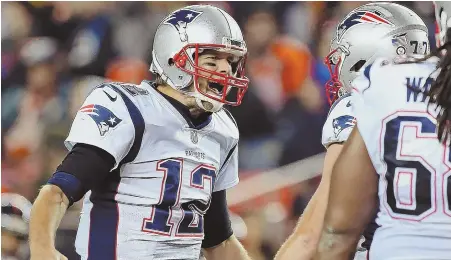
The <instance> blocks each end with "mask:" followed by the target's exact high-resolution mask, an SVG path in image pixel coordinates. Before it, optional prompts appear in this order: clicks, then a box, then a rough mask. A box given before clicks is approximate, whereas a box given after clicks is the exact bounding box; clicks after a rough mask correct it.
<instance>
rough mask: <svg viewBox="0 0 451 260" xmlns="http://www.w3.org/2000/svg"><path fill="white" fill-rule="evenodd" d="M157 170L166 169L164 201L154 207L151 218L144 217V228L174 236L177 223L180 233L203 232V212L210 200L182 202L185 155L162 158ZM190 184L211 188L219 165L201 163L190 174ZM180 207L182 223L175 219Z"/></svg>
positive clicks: (196, 233) (163, 191) (178, 232)
mask: <svg viewBox="0 0 451 260" xmlns="http://www.w3.org/2000/svg"><path fill="white" fill-rule="evenodd" d="M157 170H159V171H162V172H163V173H164V177H163V182H162V187H161V193H160V201H159V202H158V204H157V205H155V206H153V207H152V211H151V215H150V218H147V219H144V223H143V231H146V232H151V233H156V234H160V235H165V236H170V235H171V232H172V228H174V225H176V224H177V227H176V228H177V230H176V236H190V237H193V236H202V235H203V215H204V214H205V213H206V212H207V210H208V208H209V206H210V200H208V201H202V200H195V201H190V202H186V203H182V204H180V203H179V199H180V189H181V187H182V181H181V180H182V171H183V160H182V159H167V160H162V161H159V162H158V164H157ZM190 176H191V178H190V187H192V188H197V189H206V188H207V187H206V185H209V190H210V192H211V191H212V189H213V184H214V182H215V178H216V169H215V168H213V167H211V166H209V165H200V166H198V167H197V168H196V169H194V170H193V171H192V172H191V174H190ZM178 207H179V208H180V209H181V212H182V213H183V216H182V217H183V218H182V220H181V221H179V223H174V222H172V210H173V208H178Z"/></svg>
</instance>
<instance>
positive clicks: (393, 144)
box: [383, 113, 451, 221]
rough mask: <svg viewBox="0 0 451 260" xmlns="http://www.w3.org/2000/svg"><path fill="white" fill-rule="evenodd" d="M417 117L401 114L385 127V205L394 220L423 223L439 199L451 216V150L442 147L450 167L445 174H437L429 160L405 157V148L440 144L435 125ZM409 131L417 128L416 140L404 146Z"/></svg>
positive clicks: (410, 155) (429, 120)
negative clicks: (418, 144) (422, 144)
mask: <svg viewBox="0 0 451 260" xmlns="http://www.w3.org/2000/svg"><path fill="white" fill-rule="evenodd" d="M415 114H418V115H400V114H399V115H398V116H397V117H395V118H392V119H390V120H388V121H387V122H386V123H385V136H384V140H383V158H384V161H385V162H386V165H387V171H386V173H385V176H384V177H385V182H386V184H387V185H386V194H385V196H384V197H385V201H384V204H385V205H386V207H388V208H389V211H391V212H392V213H391V214H390V215H391V216H392V217H394V218H398V219H406V220H414V221H420V220H422V219H424V218H426V217H427V216H429V215H431V214H433V213H434V212H435V211H436V209H437V205H436V201H437V200H436V196H440V197H442V196H443V206H444V207H443V211H444V212H445V214H447V215H449V216H451V189H449V188H448V187H450V188H451V185H450V184H451V161H450V160H451V153H450V148H449V147H447V146H443V147H444V149H445V150H444V153H443V157H442V158H443V163H444V164H445V165H446V166H448V170H447V171H446V172H445V173H440V172H436V171H437V170H438V169H436V168H434V166H433V165H434V164H436V163H437V162H436V160H433V162H429V161H428V158H429V159H431V158H430V157H428V158H425V157H423V156H421V155H419V154H418V155H412V154H404V151H405V149H406V148H404V149H403V145H404V146H412V145H416V144H417V142H437V137H436V134H435V131H436V125H435V123H434V122H433V121H432V120H431V118H430V117H427V116H422V115H421V114H420V113H415ZM406 127H416V128H417V129H416V132H417V135H416V139H413V140H409V141H408V142H403V141H404V138H403V137H404V131H405V128H406ZM407 149H408V148H407ZM424 152H425V153H427V151H424ZM423 154H424V153H423ZM445 154H446V155H447V156H444V155H445ZM435 167H436V166H435ZM438 178H441V180H438ZM439 183H442V185H439ZM403 192H404V193H403ZM400 194H402V195H400Z"/></svg>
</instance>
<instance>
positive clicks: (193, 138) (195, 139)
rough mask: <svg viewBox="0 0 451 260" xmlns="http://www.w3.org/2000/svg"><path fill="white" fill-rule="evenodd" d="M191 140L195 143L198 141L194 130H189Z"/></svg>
mask: <svg viewBox="0 0 451 260" xmlns="http://www.w3.org/2000/svg"><path fill="white" fill-rule="evenodd" d="M191 142H193V144H197V142H199V138H198V137H197V132H196V131H191Z"/></svg>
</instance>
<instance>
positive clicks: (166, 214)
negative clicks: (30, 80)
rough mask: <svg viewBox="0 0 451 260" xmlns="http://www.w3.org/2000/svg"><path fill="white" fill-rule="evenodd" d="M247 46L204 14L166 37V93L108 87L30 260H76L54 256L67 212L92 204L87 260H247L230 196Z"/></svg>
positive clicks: (173, 22)
mask: <svg viewBox="0 0 451 260" xmlns="http://www.w3.org/2000/svg"><path fill="white" fill-rule="evenodd" d="M246 54H247V49H246V44H245V42H244V40H243V36H242V33H241V30H240V28H239V27H238V24H237V23H236V21H235V20H234V19H233V18H232V17H231V16H230V15H229V14H227V13H226V12H224V11H223V10H221V9H219V8H216V7H212V6H208V5H195V6H188V7H185V8H181V9H179V10H176V11H175V12H173V13H172V14H170V15H169V16H168V17H166V18H165V19H164V20H163V21H162V22H161V24H160V25H159V26H158V28H157V31H156V33H155V39H154V44H153V51H152V65H151V71H152V72H153V73H155V74H156V77H157V79H156V81H155V82H147V81H143V82H142V83H141V84H140V85H138V86H137V85H132V84H126V83H105V84H102V85H100V86H98V87H97V88H96V89H95V90H94V91H92V93H90V95H89V96H88V97H87V99H86V101H85V102H84V104H83V106H82V107H81V108H80V110H79V111H78V113H77V115H76V117H75V119H74V122H73V124H72V127H71V130H70V133H69V136H68V137H67V139H66V142H65V144H66V146H67V147H68V149H69V150H70V152H69V154H68V155H67V156H66V158H65V159H64V161H63V162H62V163H61V165H60V166H59V167H58V168H57V170H56V172H55V174H54V175H53V176H52V177H51V178H50V180H49V181H48V184H47V185H45V186H44V187H43V188H42V189H41V191H40V193H39V196H38V198H37V199H36V201H35V203H34V205H33V209H32V216H31V222H30V227H31V231H30V247H31V254H32V256H31V259H33V260H38V259H39V260H50V259H65V257H64V256H62V255H61V254H60V253H59V252H57V251H56V249H55V246H54V239H55V231H56V229H57V227H58V225H59V223H60V220H61V218H62V217H63V215H64V213H65V211H66V209H67V207H68V206H70V205H72V204H73V203H74V202H76V201H78V200H80V199H81V198H82V197H83V196H84V200H83V209H82V213H81V218H80V224H79V228H78V233H77V239H76V245H75V246H76V251H77V253H78V254H79V255H80V256H81V259H89V260H91V259H95V260H115V259H118V260H144V259H145V260H151V259H192V260H194V259H195V260H197V259H199V257H200V255H201V249H203V254H204V255H205V256H206V257H207V259H209V260H210V259H248V256H247V253H246V251H245V250H244V248H243V247H242V246H241V244H240V243H239V242H238V240H237V239H236V238H235V236H234V235H233V232H232V230H231V224H230V220H229V215H228V210H227V202H226V193H225V190H226V189H228V188H231V187H233V186H234V185H236V184H237V183H238V151H237V143H238V139H239V134H238V128H237V126H236V123H235V121H234V119H233V117H232V116H231V115H230V113H229V112H228V111H227V110H225V109H224V108H222V107H223V105H224V104H229V105H239V104H240V103H241V100H242V98H243V96H244V94H245V92H246V90H247V87H248V84H249V80H248V79H247V78H246V77H245V76H244V74H243V70H244V63H245V57H246Z"/></svg>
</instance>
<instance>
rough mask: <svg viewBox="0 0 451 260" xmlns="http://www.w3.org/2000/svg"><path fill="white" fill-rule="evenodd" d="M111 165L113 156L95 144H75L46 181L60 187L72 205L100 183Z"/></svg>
mask: <svg viewBox="0 0 451 260" xmlns="http://www.w3.org/2000/svg"><path fill="white" fill-rule="evenodd" d="M113 165H114V157H113V156H112V155H111V154H109V153H108V152H106V151H104V150H102V149H100V148H98V147H96V146H92V145H87V144H76V145H75V146H74V148H73V149H72V150H71V151H70V152H69V153H68V154H67V156H66V157H65V158H64V160H63V162H62V163H61V164H60V165H59V166H58V168H57V170H56V172H55V173H54V174H53V176H52V177H51V178H50V179H49V180H48V182H47V183H48V184H53V185H56V186H58V187H60V188H61V190H62V191H63V192H64V194H65V195H66V197H67V198H68V199H69V203H70V204H69V205H72V204H73V203H74V202H76V201H78V200H80V199H81V198H82V197H83V196H84V195H85V193H86V192H87V191H88V190H90V189H92V188H93V187H95V186H96V185H99V184H101V183H102V181H103V180H104V179H105V178H106V176H107V175H108V173H109V172H110V169H111V168H112V167H113Z"/></svg>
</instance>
